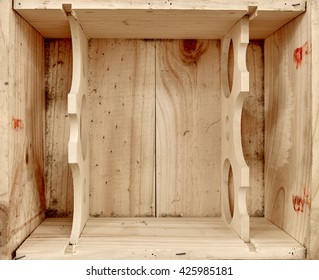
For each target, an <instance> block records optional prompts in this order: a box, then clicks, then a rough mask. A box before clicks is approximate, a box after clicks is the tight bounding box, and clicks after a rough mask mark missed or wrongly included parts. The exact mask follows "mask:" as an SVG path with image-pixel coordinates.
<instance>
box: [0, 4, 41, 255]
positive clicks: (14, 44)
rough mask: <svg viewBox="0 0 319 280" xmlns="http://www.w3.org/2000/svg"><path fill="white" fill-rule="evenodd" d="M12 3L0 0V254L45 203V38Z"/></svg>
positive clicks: (25, 231) (9, 251)
mask: <svg viewBox="0 0 319 280" xmlns="http://www.w3.org/2000/svg"><path fill="white" fill-rule="evenodd" d="M11 4H12V3H11V1H1V4H0V10H1V32H0V34H1V35H0V47H1V55H0V59H1V72H0V80H1V81H0V83H1V86H0V91H1V94H0V96H1V97H0V98H1V100H0V104H1V105H0V106H1V112H2V113H3V117H1V122H0V135H1V145H2V149H1V150H2V151H1V152H0V159H1V173H0V181H1V184H0V185H1V187H0V209H1V210H0V225H1V226H0V231H1V232H0V236H1V237H0V247H1V248H0V254H1V255H0V258H1V259H7V258H11V257H12V255H13V254H14V251H15V249H16V248H17V247H18V246H19V245H20V244H21V243H22V241H23V240H24V239H25V238H26V237H27V236H28V235H29V234H30V233H31V232H32V231H33V230H34V228H35V227H36V226H37V225H38V224H39V223H40V222H41V221H42V219H43V218H44V217H43V216H44V215H43V210H44V208H45V198H44V178H43V174H44V166H43V165H44V153H43V147H44V144H43V143H44V94H43V93H44V83H43V81H44V49H43V48H44V42H43V38H42V37H41V36H40V35H39V34H38V33H37V32H36V31H35V30H34V29H33V28H32V27H31V26H30V25H29V24H28V23H26V22H25V21H24V20H23V19H22V18H21V17H20V16H18V15H16V14H15V13H13V12H12V7H11ZM9 93H10V94H9ZM2 109H3V111H2Z"/></svg>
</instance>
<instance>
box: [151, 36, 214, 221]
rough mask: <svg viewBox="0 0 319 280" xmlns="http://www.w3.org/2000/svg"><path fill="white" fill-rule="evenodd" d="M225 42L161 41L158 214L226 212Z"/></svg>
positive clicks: (158, 64)
mask: <svg viewBox="0 0 319 280" xmlns="http://www.w3.org/2000/svg"><path fill="white" fill-rule="evenodd" d="M219 48H220V45H219V42H218V41H197V40H184V41H183V40H172V41H159V42H157V44H156V197H157V208H158V211H157V215H158V216H219V215H220V175H219V174H218V173H219V166H220V96H219V95H220V77H219V67H220V58H219ZM208 77H209V78H208Z"/></svg>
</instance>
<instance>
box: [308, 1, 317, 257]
mask: <svg viewBox="0 0 319 280" xmlns="http://www.w3.org/2000/svg"><path fill="white" fill-rule="evenodd" d="M310 9H311V17H310V19H309V22H310V23H311V30H312V31H311V32H312V34H311V40H312V43H311V44H312V52H311V59H312V62H311V63H312V69H311V70H312V72H311V75H312V178H311V181H312V189H311V202H312V203H311V215H310V234H311V235H310V247H309V257H310V258H312V259H317V260H318V259H319V156H318V155H319V92H318V89H319V68H318V65H319V54H318V51H317V50H318V49H319V3H318V1H311V6H310Z"/></svg>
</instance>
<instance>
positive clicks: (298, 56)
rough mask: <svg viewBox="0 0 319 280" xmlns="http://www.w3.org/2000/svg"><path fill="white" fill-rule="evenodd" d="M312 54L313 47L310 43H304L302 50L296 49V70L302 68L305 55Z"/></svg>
mask: <svg viewBox="0 0 319 280" xmlns="http://www.w3.org/2000/svg"><path fill="white" fill-rule="evenodd" d="M310 52H311V47H310V45H309V44H308V42H306V43H304V45H303V46H302V47H300V48H296V49H295V50H294V62H295V63H296V69H298V68H299V67H301V63H302V59H303V57H304V55H307V54H309V53H310Z"/></svg>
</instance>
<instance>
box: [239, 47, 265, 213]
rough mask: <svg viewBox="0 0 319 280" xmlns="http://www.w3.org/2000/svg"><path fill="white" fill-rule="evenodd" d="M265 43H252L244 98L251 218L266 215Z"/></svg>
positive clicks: (243, 130) (244, 148)
mask: <svg viewBox="0 0 319 280" xmlns="http://www.w3.org/2000/svg"><path fill="white" fill-rule="evenodd" d="M263 45H264V42H263V41H250V43H249V45H248V47H247V69H248V71H249V93H248V96H247V97H246V98H245V101H244V106H243V112H242V119H241V122H242V123H241V125H242V126H241V137H242V146H243V153H244V157H245V160H246V162H247V165H248V166H249V175H250V176H249V181H250V186H251V188H250V189H249V193H248V195H247V208H248V213H249V216H251V217H263V216H264V130H265V127H264V123H265V114H264V48H263Z"/></svg>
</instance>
